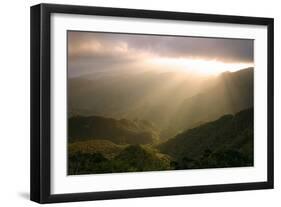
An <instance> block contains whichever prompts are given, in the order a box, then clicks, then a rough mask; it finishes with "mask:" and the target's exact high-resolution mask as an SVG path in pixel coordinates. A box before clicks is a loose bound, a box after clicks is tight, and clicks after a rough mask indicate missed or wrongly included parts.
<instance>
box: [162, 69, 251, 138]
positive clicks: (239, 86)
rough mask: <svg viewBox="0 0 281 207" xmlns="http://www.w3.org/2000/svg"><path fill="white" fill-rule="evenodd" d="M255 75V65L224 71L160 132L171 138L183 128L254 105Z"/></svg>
mask: <svg viewBox="0 0 281 207" xmlns="http://www.w3.org/2000/svg"><path fill="white" fill-rule="evenodd" d="M253 78H254V75H253V68H247V69H243V70H240V71H237V72H225V73H222V74H221V75H219V76H218V77H217V79H216V80H215V81H214V82H213V85H212V87H210V88H208V89H206V90H203V91H201V92H200V93H198V94H196V95H195V96H192V97H189V98H187V99H185V100H184V101H183V102H182V104H181V106H179V107H178V110H177V111H176V112H175V113H174V115H173V117H172V118H171V121H170V124H169V126H168V127H167V128H166V129H165V131H164V133H163V132H162V134H161V135H162V136H164V137H167V138H170V137H171V136H172V135H174V134H176V133H178V132H180V131H182V129H186V128H193V127H195V126H198V125H199V124H201V123H203V122H209V121H212V120H215V119H217V118H219V117H220V116H222V115H224V114H234V113H237V112H239V111H241V110H243V109H247V108H250V107H253V95H254V91H253V87H254V85H253V84H254V80H253ZM165 132H166V134H165Z"/></svg>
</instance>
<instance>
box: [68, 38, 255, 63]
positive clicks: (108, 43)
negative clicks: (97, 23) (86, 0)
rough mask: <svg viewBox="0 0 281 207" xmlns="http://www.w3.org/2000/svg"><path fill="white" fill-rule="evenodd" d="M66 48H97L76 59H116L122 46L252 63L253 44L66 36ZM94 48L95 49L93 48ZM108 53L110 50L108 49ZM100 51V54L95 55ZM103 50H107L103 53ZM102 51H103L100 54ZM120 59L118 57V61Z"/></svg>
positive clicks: (151, 51) (156, 53)
mask: <svg viewBox="0 0 281 207" xmlns="http://www.w3.org/2000/svg"><path fill="white" fill-rule="evenodd" d="M68 38H69V44H70V45H69V46H70V48H72V49H73V51H75V49H77V48H79V46H81V44H85V45H90V44H91V43H97V44H99V46H100V48H98V47H97V48H96V49H97V51H94V50H93V51H89V50H84V51H83V48H81V50H78V51H77V53H75V52H73V54H74V55H76V56H91V55H105V56H107V55H108V56H114V55H117V56H118V55H119V54H118V52H116V51H115V50H114V47H115V46H116V45H118V44H120V43H123V44H125V45H126V46H127V47H128V48H127V49H129V50H134V51H136V52H148V53H151V54H155V55H158V56H164V57H196V58H204V59H217V60H220V61H224V62H253V40H246V39H222V38H195V37H179V36H157V35H129V34H116V33H115V34H113V33H92V32H70V33H69V36H68ZM96 46H97V45H96ZM110 48H111V49H112V50H111V49H110ZM99 49H100V51H98V50H99ZM106 49H107V50H106ZM103 50H104V51H103ZM120 58H121V57H120Z"/></svg>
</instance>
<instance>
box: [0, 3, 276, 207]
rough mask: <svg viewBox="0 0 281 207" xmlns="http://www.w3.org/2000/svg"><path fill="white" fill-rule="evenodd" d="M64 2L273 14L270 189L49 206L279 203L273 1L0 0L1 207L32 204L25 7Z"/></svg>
mask: <svg viewBox="0 0 281 207" xmlns="http://www.w3.org/2000/svg"><path fill="white" fill-rule="evenodd" d="M41 2H45V3H62V4H63V3H67V4H81V5H93V6H111V7H127V8H138V9H155V10H173V11H185V12H199V13H218V14H230V15H245V16H264V17H274V18H275V59H276V60H275V105H276V106H277V107H275V166H276V168H275V175H276V176H275V190H258V191H247V192H245V191H244V192H231V193H212V194H201V195H200V194H199V195H184V196H169V197H154V198H138V199H123V200H114V201H95V202H82V203H71V204H69V203H64V204H55V205H53V206H78V205H79V206H92V205H96V206H124V207H125V206H152V205H156V206H160V205H161V206H173V205H177V206H186V205H190V206H216V207H219V206H228V207H231V206H235V207H236V206H238V205H239V206H240V205H241V206H246V205H248V206H257V205H258V206H266V205H268V204H269V205H270V203H271V204H272V206H276V205H274V204H275V203H280V202H281V188H280V184H281V180H280V176H279V175H280V170H281V162H280V160H279V158H280V155H281V151H280V150H279V146H280V144H281V141H280V139H279V137H280V136H281V131H280V129H281V127H280V126H279V124H280V123H281V120H280V118H281V114H280V107H278V105H281V96H280V94H281V72H280V70H279V68H280V66H281V61H280V59H277V58H276V57H281V52H280V49H281V48H280V46H281V45H280V37H281V27H280V25H281V12H280V5H278V2H279V1H278V0H276V1H273V0H267V1H250V0H248V1H246V0H233V1H226V0H212V1H208V0H206V1H203V0H190V1H188V0H183V1H180V0H170V1H168V0H166V1H165V2H164V1H163V0H159V1H156V0H155V1H152V0H141V1H137V0H126V1H125V0H107V1H105V0H100V1H95V0H92V1H91V0H88V1H86V0H80V1H78V0H76V1H75V0H69V1H62V0H59V1H51V0H50V1H43V0H42V1H36V0H32V1H28V2H27V1H22V0H21V1H20V0H19V1H15V0H14V1H13V0H10V1H8V0H7V1H5V2H4V1H2V2H1V12H0V15H1V18H0V21H1V33H0V37H1V38H0V53H1V55H0V57H1V59H0V65H1V66H0V97H1V99H0V132H1V133H0V136H1V138H0V140H1V142H0V163H1V167H0V169H1V170H0V206H10V205H11V206H35V205H37V204H35V203H33V202H31V201H29V200H28V197H29V7H30V6H31V5H34V4H37V3H41Z"/></svg>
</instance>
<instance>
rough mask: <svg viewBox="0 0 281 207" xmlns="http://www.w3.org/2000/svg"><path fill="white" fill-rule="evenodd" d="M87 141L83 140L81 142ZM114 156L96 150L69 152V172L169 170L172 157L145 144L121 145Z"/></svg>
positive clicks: (74, 173)
mask: <svg viewBox="0 0 281 207" xmlns="http://www.w3.org/2000/svg"><path fill="white" fill-rule="evenodd" d="M83 143H84V144H85V146H84V147H86V145H87V143H86V141H85V142H81V144H83ZM121 148H123V149H122V150H121V151H120V152H119V153H118V154H116V155H115V156H114V157H108V156H106V155H107V154H106V153H102V152H96V151H95V152H94V151H76V152H75V153H73V152H72V153H70V154H69V159H68V160H69V164H68V174H70V175H76V174H96V173H118V172H139V171H155V170H169V169H171V167H170V161H171V159H170V157H169V156H168V155H164V154H161V153H159V152H158V151H157V150H156V149H153V148H150V147H148V146H143V145H130V146H127V147H125V146H120V148H119V149H121Z"/></svg>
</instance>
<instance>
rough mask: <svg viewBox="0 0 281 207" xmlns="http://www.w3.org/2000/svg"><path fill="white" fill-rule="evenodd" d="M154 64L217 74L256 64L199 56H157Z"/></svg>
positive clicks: (167, 67)
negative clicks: (200, 57) (228, 61)
mask: <svg viewBox="0 0 281 207" xmlns="http://www.w3.org/2000/svg"><path fill="white" fill-rule="evenodd" d="M152 64H156V65H159V66H162V67H163V68H164V69H166V70H167V69H168V70H175V69H177V70H181V71H184V72H193V73H198V74H203V75H217V74H220V73H222V72H226V71H229V72H234V71H238V70H241V69H244V68H248V67H253V66H254V65H253V63H226V62H222V61H218V60H205V59H199V58H155V59H153V60H152Z"/></svg>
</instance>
